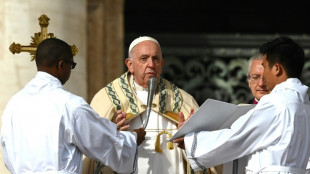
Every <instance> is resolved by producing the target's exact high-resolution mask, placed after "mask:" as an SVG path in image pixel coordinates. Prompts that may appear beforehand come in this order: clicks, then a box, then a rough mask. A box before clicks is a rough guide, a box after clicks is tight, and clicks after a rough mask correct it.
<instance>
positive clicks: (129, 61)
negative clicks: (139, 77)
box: [125, 58, 133, 74]
mask: <svg viewBox="0 0 310 174" xmlns="http://www.w3.org/2000/svg"><path fill="white" fill-rule="evenodd" d="M125 64H126V66H127V68H128V70H129V72H130V73H131V74H133V67H132V61H131V59H130V58H127V59H126V60H125Z"/></svg>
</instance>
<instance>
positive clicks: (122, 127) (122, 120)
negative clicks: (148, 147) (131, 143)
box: [113, 110, 146, 146]
mask: <svg viewBox="0 0 310 174" xmlns="http://www.w3.org/2000/svg"><path fill="white" fill-rule="evenodd" d="M113 122H114V123H115V124H116V126H117V130H118V131H126V130H128V128H129V127H130V125H129V124H127V123H126V113H124V112H122V111H121V110H118V111H116V113H115V116H114V120H113ZM133 132H136V133H137V145H138V146H139V145H140V144H141V143H142V142H143V141H144V140H145V134H146V132H145V130H144V128H143V127H141V128H139V129H134V130H133Z"/></svg>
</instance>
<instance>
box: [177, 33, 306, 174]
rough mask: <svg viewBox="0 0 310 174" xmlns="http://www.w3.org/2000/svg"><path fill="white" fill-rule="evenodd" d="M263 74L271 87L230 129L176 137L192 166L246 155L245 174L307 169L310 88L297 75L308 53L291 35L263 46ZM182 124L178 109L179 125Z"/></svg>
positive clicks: (289, 173)
mask: <svg viewBox="0 0 310 174" xmlns="http://www.w3.org/2000/svg"><path fill="white" fill-rule="evenodd" d="M260 52H261V53H262V54H264V59H263V63H262V65H263V67H264V73H263V78H264V80H265V81H266V85H267V89H269V90H270V91H271V92H270V94H266V95H264V96H263V97H261V99H260V101H259V103H258V104H257V105H256V107H255V108H253V109H252V110H250V111H249V112H248V113H246V114H245V115H243V116H241V117H240V118H239V119H237V120H236V121H235V122H234V123H233V124H232V125H231V127H230V128H229V129H221V130H215V131H201V132H192V133H189V134H187V135H186V136H185V137H181V138H178V139H176V140H174V142H175V143H178V146H179V147H181V148H185V149H186V154H187V157H188V159H189V161H190V163H191V166H192V168H193V169H194V170H200V169H203V168H206V167H209V166H214V165H217V164H220V163H225V162H227V161H231V160H234V159H237V158H240V157H242V156H245V155H248V156H249V159H248V164H247V166H246V169H245V170H246V173H247V174H254V173H255V174H256V173H268V174H284V173H285V174H304V173H305V169H306V166H307V161H308V159H309V156H310V149H309V145H310V102H309V96H308V95H307V91H308V87H307V86H305V85H303V84H302V83H301V82H300V80H299V78H300V76H301V73H302V69H303V65H304V62H305V56H304V51H303V49H302V48H301V47H300V46H299V45H298V44H297V43H296V42H294V41H293V40H292V39H290V38H288V37H279V38H276V39H275V40H272V41H270V42H268V43H266V44H263V45H262V46H261V48H260ZM183 124H184V118H183V115H182V114H181V113H180V123H179V127H180V126H182V125H183Z"/></svg>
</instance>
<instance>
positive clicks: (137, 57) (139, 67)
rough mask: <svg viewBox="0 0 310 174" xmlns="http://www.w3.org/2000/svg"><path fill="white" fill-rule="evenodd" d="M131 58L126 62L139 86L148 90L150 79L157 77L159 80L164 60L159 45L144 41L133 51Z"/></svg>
mask: <svg viewBox="0 0 310 174" xmlns="http://www.w3.org/2000/svg"><path fill="white" fill-rule="evenodd" d="M131 58H132V59H131ZM131 58H127V59H126V61H125V62H126V65H127V67H128V70H129V71H130V73H132V74H133V76H134V79H135V82H136V83H137V84H139V85H140V86H142V87H144V88H147V86H148V80H149V78H150V77H152V76H155V77H156V78H157V80H158V79H159V77H160V74H161V71H162V67H163V66H164V60H163V59H162V53H161V49H160V47H159V45H158V44H157V43H155V42H153V41H143V42H141V43H139V44H137V45H136V46H135V47H134V48H133V49H132V50H131Z"/></svg>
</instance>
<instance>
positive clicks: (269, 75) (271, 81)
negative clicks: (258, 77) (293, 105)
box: [262, 54, 277, 91]
mask: <svg viewBox="0 0 310 174" xmlns="http://www.w3.org/2000/svg"><path fill="white" fill-rule="evenodd" d="M262 65H263V67H264V72H263V77H264V80H265V83H266V86H267V89H268V90H269V91H272V89H273V88H274V87H275V86H276V83H277V80H276V79H275V76H274V74H273V72H272V70H273V67H271V68H270V67H269V62H268V61H267V59H266V54H265V55H264V60H263V63H262Z"/></svg>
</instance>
